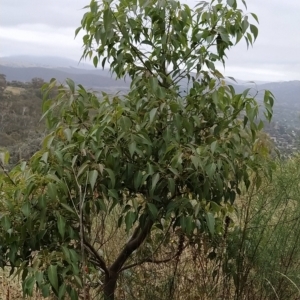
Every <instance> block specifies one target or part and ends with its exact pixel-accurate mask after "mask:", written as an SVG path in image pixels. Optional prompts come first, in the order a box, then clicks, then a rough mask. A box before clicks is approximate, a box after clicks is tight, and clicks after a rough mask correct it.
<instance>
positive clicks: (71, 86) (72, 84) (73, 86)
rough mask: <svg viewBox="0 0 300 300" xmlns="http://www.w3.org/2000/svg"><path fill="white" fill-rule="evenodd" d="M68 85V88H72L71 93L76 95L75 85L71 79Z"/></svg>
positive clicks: (67, 81) (67, 80) (68, 80)
mask: <svg viewBox="0 0 300 300" xmlns="http://www.w3.org/2000/svg"><path fill="white" fill-rule="evenodd" d="M66 83H67V85H68V87H69V88H70V91H71V92H72V94H74V93H75V83H74V81H73V80H72V79H70V78H67V79H66Z"/></svg>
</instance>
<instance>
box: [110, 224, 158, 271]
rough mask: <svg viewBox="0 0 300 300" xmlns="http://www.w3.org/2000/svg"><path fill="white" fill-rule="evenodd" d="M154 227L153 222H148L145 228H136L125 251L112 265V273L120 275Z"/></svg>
mask: <svg viewBox="0 0 300 300" xmlns="http://www.w3.org/2000/svg"><path fill="white" fill-rule="evenodd" d="M152 225H153V221H152V220H148V221H147V222H146V224H145V226H144V227H143V228H142V227H141V225H139V226H138V227H137V228H136V230H135V231H134V233H133V235H132V237H131V239H130V240H129V241H128V243H127V244H126V245H125V247H124V249H123V250H122V251H121V253H120V254H119V256H118V257H117V259H116V260H115V262H114V263H113V264H112V265H111V267H110V268H109V271H111V272H112V273H119V272H120V271H121V268H122V266H123V265H124V263H125V262H126V260H127V259H128V257H129V256H130V255H131V254H132V252H134V251H135V250H136V249H138V248H139V247H140V245H141V244H142V243H143V242H144V240H145V239H146V237H147V236H148V234H149V232H150V230H151V227H152Z"/></svg>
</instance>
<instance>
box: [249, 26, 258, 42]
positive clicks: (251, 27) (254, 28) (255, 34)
mask: <svg viewBox="0 0 300 300" xmlns="http://www.w3.org/2000/svg"><path fill="white" fill-rule="evenodd" d="M250 31H251V32H252V34H253V36H254V41H255V40H256V38H257V36H258V29H257V27H256V26H254V25H253V24H250Z"/></svg>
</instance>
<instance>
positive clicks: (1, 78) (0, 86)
mask: <svg viewBox="0 0 300 300" xmlns="http://www.w3.org/2000/svg"><path fill="white" fill-rule="evenodd" d="M5 88H6V76H5V75H4V74H0V95H2V94H3V92H4V90H5Z"/></svg>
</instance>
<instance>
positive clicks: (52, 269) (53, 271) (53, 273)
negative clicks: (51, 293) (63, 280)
mask: <svg viewBox="0 0 300 300" xmlns="http://www.w3.org/2000/svg"><path fill="white" fill-rule="evenodd" d="M48 278H49V281H50V283H51V285H52V287H53V288H54V289H55V291H56V292H58V277H57V266H56V265H55V266H54V265H51V266H49V268H48Z"/></svg>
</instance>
